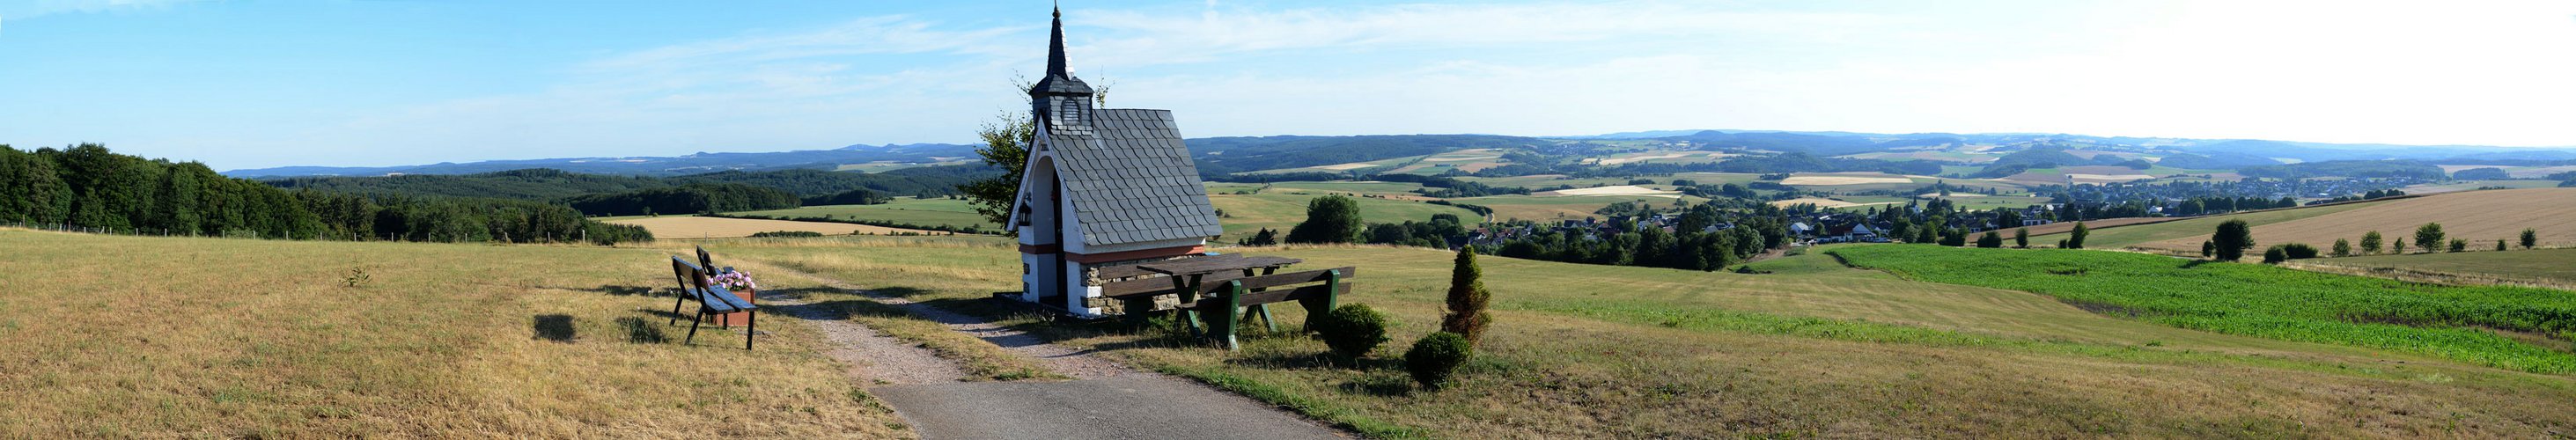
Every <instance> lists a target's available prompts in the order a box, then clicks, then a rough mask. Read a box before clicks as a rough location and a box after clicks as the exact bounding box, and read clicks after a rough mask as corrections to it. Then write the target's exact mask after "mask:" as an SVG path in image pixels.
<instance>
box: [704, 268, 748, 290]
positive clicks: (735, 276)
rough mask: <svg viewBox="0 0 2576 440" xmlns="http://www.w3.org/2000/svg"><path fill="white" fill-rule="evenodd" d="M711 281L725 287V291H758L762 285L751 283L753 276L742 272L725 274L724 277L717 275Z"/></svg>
mask: <svg viewBox="0 0 2576 440" xmlns="http://www.w3.org/2000/svg"><path fill="white" fill-rule="evenodd" d="M711 280H712V281H714V282H715V283H716V284H718V285H723V286H724V287H725V289H729V290H756V289H759V288H760V283H755V282H752V281H751V274H746V273H742V271H733V272H725V274H724V275H716V277H715V278H713V279H711Z"/></svg>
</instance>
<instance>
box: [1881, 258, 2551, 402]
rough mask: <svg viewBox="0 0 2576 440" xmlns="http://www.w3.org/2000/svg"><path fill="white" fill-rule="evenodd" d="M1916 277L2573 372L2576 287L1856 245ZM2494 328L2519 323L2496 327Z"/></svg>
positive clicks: (2118, 310)
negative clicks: (2454, 283) (2440, 282)
mask: <svg viewBox="0 0 2576 440" xmlns="http://www.w3.org/2000/svg"><path fill="white" fill-rule="evenodd" d="M1832 252H1833V253H1834V255H1836V256H1840V257H1843V258H1844V259H1845V260H1846V261H1849V262H1851V264H1853V265H1855V266H1859V267H1867V268H1875V269H1883V270H1887V271H1890V272H1894V273H1897V274H1900V275H1904V276H1906V277H1908V278H1911V279H1916V280H1923V281H1932V282H1941V283H1956V284H1967V285H1975V286H1984V287H1994V288H2003V289H2014V290H2023V291H2030V292H2037V293H2043V294H2048V295H2052V296H2056V297H2058V298H2063V299H2065V300H2066V301H2068V302H2072V303H2077V304H2086V305H2088V306H2091V307H2095V308H2099V309H2104V310H2109V311H2110V313H2115V314H2128V315H2135V316H2137V317H2138V318H2139V319H2143V320H2147V321H2152V322H2157V323H2163V324H2168V325H2173V326H2178V327H2184V328H2192V329H2200V330H2208V331H2214V332H2220V333H2230V334H2241V335H2250V336H2259V337H2265V338H2273V339H2282V340H2291V341H2305V342H2321V343H2329V344H2343V345H2352V346H2360V347H2369V348H2377V349H2385V350H2394V351H2404V352H2414V353H2420V354H2425V355H2431V356H2440V357H2445V358H2450V359H2453V360H2456V361H2459V362H2466V363H2473V364H2480V365H2488V366H2493V367H2497V368H2504V369H2511V370H2521V371H2530V372H2535V373H2549V374H2560V375H2564V374H2570V373H2576V353H2570V352H2569V350H2570V348H2571V347H2576V346H2571V345H2570V344H2569V341H2570V340H2576V292H2568V291H2561V290H2551V289H2534V288H2524V287H2450V286H2431V285H2421V284H2410V283H2404V282H2399V281H2391V280H2385V279H2379V278H2369V277H2359V276H2349V275H2335V274H2324V273H2315V272H2305V271H2299V270H2293V269H2285V268H2280V267H2274V266H2270V265H2261V264H2244V263H2212V262H2208V261H2199V260H2183V259H2177V258H2169V257H2161V256H2155V255H2146V254H2135V253H2126V252H2103V251H2081V250H2022V249H1969V248H1951V247H1936V246H1900V245H1879V246H1857V247H1844V248H1837V249H1836V250H1834V251H1832ZM2496 330H2504V331H2510V332H2518V333H2521V334H2523V335H2524V337H2522V338H2516V337H2514V336H2513V335H2499V334H2497V333H2496Z"/></svg>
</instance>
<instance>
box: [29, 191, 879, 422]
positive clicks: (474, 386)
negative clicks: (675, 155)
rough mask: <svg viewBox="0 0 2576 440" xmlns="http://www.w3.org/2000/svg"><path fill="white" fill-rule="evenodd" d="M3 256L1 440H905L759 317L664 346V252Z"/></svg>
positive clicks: (796, 336)
mask: <svg viewBox="0 0 2576 440" xmlns="http://www.w3.org/2000/svg"><path fill="white" fill-rule="evenodd" d="M0 249H7V253H8V256H7V257H5V258H0V286H8V288H7V289H0V341H6V342H5V343H0V389H5V390H8V397H7V398H0V420H5V422H0V437H5V438H65V437H114V438H126V437H289V438H315V437H362V436H397V437H558V438H569V437H719V436H754V437H806V438H811V437H832V436H859V437H905V436H910V435H911V434H910V432H909V431H908V430H907V429H904V428H902V427H901V422H900V420H899V419H897V418H896V417H895V415H894V414H892V413H891V412H889V411H887V410H886V409H884V407H882V406H880V405H879V404H877V403H875V401H874V400H873V398H872V397H870V396H869V395H868V394H866V393H865V392H863V391H860V389H859V387H860V386H863V385H864V384H857V383H853V380H851V379H850V378H849V377H848V376H847V375H846V374H845V373H844V372H845V371H846V370H845V369H846V368H848V367H847V366H846V365H843V364H840V363H836V362H834V361H832V360H830V359H829V358H826V357H824V356H822V355H821V354H819V353H820V351H819V350H820V349H821V348H822V347H821V346H820V343H819V340H820V338H819V337H818V335H817V334H816V333H815V331H814V330H813V329H811V328H809V327H808V326H806V325H803V324H802V323H800V322H797V321H796V320H794V319H788V318H780V317H774V316H775V315H773V316H764V317H762V318H761V319H760V324H761V325H760V329H761V330H762V331H765V332H770V333H771V335H769V336H762V337H761V338H762V339H761V340H760V341H759V343H758V346H757V349H756V350H749V351H745V350H743V347H742V336H741V334H740V333H736V332H733V331H727V330H716V329H704V330H700V331H699V333H698V335H697V341H696V343H695V344H693V345H682V344H681V338H682V337H683V336H684V335H685V334H686V333H687V332H688V323H687V321H686V320H682V321H681V323H680V324H679V325H678V326H672V325H670V324H669V320H670V318H669V317H668V316H667V314H668V313H669V310H670V307H671V301H672V298H671V297H670V296H668V295H669V293H670V292H671V291H672V290H673V287H672V286H673V284H674V282H673V280H672V276H671V272H670V264H669V261H670V260H669V258H668V257H667V255H669V254H668V253H665V252H661V251H654V250H644V249H631V248H596V247H554V246H491V245H458V244H415V243H381V242H373V243H352V242H290V241H260V240H234V239H212V238H161V237H117V236H96V235H78V234H62V233H49V232H30V231H23V230H0ZM353 270H354V271H363V274H364V275H365V277H364V278H361V279H359V280H357V281H356V286H354V287H352V286H350V285H349V284H350V283H349V278H350V277H351V276H352V275H353V272H352V271H353ZM764 287H769V288H770V289H772V290H773V291H798V290H812V289H814V288H815V287H816V286H815V285H813V284H810V283H803V282H798V281H796V280H788V279H779V280H776V282H774V283H770V284H769V285H767V286H764Z"/></svg>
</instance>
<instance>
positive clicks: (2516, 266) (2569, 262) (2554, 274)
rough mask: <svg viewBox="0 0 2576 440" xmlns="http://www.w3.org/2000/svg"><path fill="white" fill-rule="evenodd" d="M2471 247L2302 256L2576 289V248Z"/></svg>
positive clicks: (2326, 262)
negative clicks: (2499, 249)
mask: <svg viewBox="0 0 2576 440" xmlns="http://www.w3.org/2000/svg"><path fill="white" fill-rule="evenodd" d="M2484 244H2485V245H2486V247H2476V246H2472V247H2471V248H2473V249H2478V250H2477V251H2475V252H2444V253H2437V254H2407V255H2372V256H2365V257H2345V258H2320V259H2313V260H2298V263H2299V265H2301V266H2332V267H2336V268H2343V269H2354V270H2360V271H2362V273H2368V274H2371V275H2387V274H2393V275H2397V277H2398V278H2401V279H2411V278H2416V277H2422V278H2425V279H2424V281H2429V282H2437V283H2450V284H2522V285H2535V286H2541V287H2550V288H2556V289H2566V290H2576V270H2571V268H2576V248H2544V249H2528V250H2526V249H2523V248H2521V247H2519V246H2517V247H2514V248H2513V250H2509V251H2503V252H2496V251H2494V250H2493V249H2494V247H2493V246H2494V243H2484Z"/></svg>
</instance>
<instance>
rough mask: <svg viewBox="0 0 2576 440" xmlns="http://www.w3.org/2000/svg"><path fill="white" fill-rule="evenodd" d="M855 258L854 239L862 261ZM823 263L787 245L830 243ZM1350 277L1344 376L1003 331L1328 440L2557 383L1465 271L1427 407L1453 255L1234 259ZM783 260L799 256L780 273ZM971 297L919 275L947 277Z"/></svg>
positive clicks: (2013, 432) (1846, 282) (1844, 430)
mask: <svg viewBox="0 0 2576 440" xmlns="http://www.w3.org/2000/svg"><path fill="white" fill-rule="evenodd" d="M866 239H870V238H869V237H858V238H853V239H850V240H852V241H863V240H866ZM831 242H833V241H809V242H806V243H809V244H816V245H828V244H830V243H831ZM812 250H813V251H814V252H820V253H826V254H829V255H833V257H831V258H821V259H808V260H802V261H800V262H798V263H796V264H798V265H802V266H805V267H809V268H811V269H813V270H816V271H819V272H822V273H825V274H828V275H831V276H834V277H837V278H841V279H845V280H851V281H853V282H857V283H861V284H864V285H865V287H869V288H875V289H880V290H885V291H894V292H906V295H907V296H908V297H911V298H915V299H916V300H919V301H925V302H930V303H934V304H942V305H943V306H947V307H955V308H956V309H958V310H961V311H964V312H968V313H986V314H997V313H998V314H1001V315H995V316H1009V315H1007V312H1002V311H996V310H993V309H988V308H984V307H980V306H978V304H982V303H981V302H978V301H974V300H972V298H979V297H983V296H986V295H988V294H989V293H990V292H992V291H996V290H1010V289H1014V288H1016V278H1014V277H1012V276H1011V275H1012V274H1015V273H1017V270H1018V269H1017V267H1016V260H1015V259H1012V258H1010V255H1009V250H1008V249H1007V248H1004V247H998V246H997V247H992V248H990V249H981V248H945V247H943V248H934V249H928V250H925V252H930V253H931V254H927V255H915V254H913V253H910V252H883V251H874V252H869V251H849V250H836V249H833V248H828V247H820V248H813V249H812ZM1229 251H1240V252H1248V253H1255V254H1264V255H1279V256H1286V257H1294V258H1301V259H1304V260H1306V263H1303V264H1300V265H1299V266H1297V267H1298V268H1322V267H1337V266H1345V265H1355V266H1361V267H1362V269H1361V270H1362V274H1361V276H1360V277H1358V278H1355V279H1354V290H1353V292H1354V293H1353V294H1352V295H1351V296H1348V297H1346V300H1345V301H1346V302H1356V303H1364V304H1368V305H1370V306H1372V307H1376V308H1379V309H1380V310H1385V311H1387V312H1389V313H1391V314H1392V315H1393V317H1394V319H1395V320H1396V321H1397V323H1398V324H1397V325H1396V327H1395V330H1394V334H1393V335H1392V336H1393V342H1390V343H1388V344H1387V345H1386V346H1383V347H1381V348H1380V349H1379V350H1380V351H1378V352H1377V354H1376V355H1375V356H1376V357H1378V358H1379V359H1382V360H1381V361H1379V362H1377V363H1374V364H1371V366H1370V367H1368V368H1365V369H1352V368H1341V367H1332V366H1327V365H1324V364H1323V363H1321V362H1320V361H1319V360H1318V359H1317V353H1320V352H1322V351H1323V347H1322V344H1321V343H1319V342H1316V341H1314V340H1312V339H1309V338H1306V337H1300V336H1293V334H1294V333H1293V330H1294V328H1295V326H1296V325H1295V323H1297V322H1301V320H1302V316H1303V315H1302V312H1301V311H1299V310H1295V308H1293V307H1292V308H1280V309H1275V310H1274V311H1273V312H1274V313H1277V314H1278V315H1279V318H1280V319H1279V322H1280V323H1281V324H1282V327H1283V328H1287V329H1290V330H1291V332H1290V333H1285V334H1277V335H1265V334H1264V333H1262V332H1260V331H1258V330H1254V331H1251V332H1249V333H1247V334H1246V335H1245V336H1244V337H1243V343H1244V349H1243V350H1242V351H1238V352H1226V351H1223V350H1219V349H1212V348H1205V347H1202V346H1198V345H1195V344H1190V343H1187V342H1186V341H1185V340H1180V339H1173V338H1170V337H1168V336H1167V335H1166V334H1165V333H1162V332H1157V331H1136V330H1132V329H1123V328H1120V327H1115V326H1083V325H1073V324H1067V323H1056V324H1047V323H1041V322H1038V321H1035V320H1028V319H1020V320H1018V321H1015V322H1021V323H1024V325H1023V328H1030V329H1032V330H1034V331H1036V332H1037V333H1038V334H1041V335H1044V336H1046V337H1049V338H1051V339H1053V340H1055V341H1056V342H1058V343H1063V344H1069V345H1074V346H1080V347H1091V348H1095V349H1099V350H1102V351H1103V352H1104V353H1105V354H1107V355H1110V356H1116V357H1120V358H1123V359H1126V360H1128V361H1130V362H1134V363H1137V364H1139V365H1142V366H1145V367H1147V368H1151V369H1155V370H1159V371H1165V372H1170V373H1173V374H1178V375H1183V376H1188V377H1193V378H1198V379H1199V380H1202V381H1206V382H1209V383H1212V384H1215V385H1216V386H1219V387H1221V388H1226V389H1230V390H1236V391H1238V392H1243V393H1246V394H1248V395H1252V396H1254V397H1255V398H1257V399H1262V400H1265V401H1268V402H1270V403H1274V404H1279V405H1283V406H1287V407H1291V408H1294V409H1296V410H1298V411H1301V412H1305V413H1307V414H1309V415H1313V416H1315V417H1318V418H1322V419H1324V420H1327V421H1331V422H1335V423H1341V424H1346V425H1349V426H1351V427H1353V428H1354V429H1355V430H1357V431H1360V433H1361V434H1363V435H1368V436H1371V437H1434V438H1522V437H1600V436H1612V437H1708V436H1719V437H1743V436H1768V437H1937V436H1950V435H1955V436H1968V437H1984V436H2006V437H2014V436H2039V437H2088V436H2102V435H2111V436H2137V437H2210V436H2220V437H2225V436H2243V437H2284V436H2291V437H2295V436H2318V437H2407V436H2444V435H2455V436H2468V437H2523V436H2546V435H2548V434H2547V432H2548V431H2551V430H2564V429H2567V428H2568V427H2570V426H2576V413H2570V412H2568V411H2565V409H2566V404H2565V402H2567V401H2569V399H2576V383H2571V381H2570V379H2569V378H2568V377H2565V376H2552V375H2534V374H2527V373H2519V372H2510V371H2505V370H2500V369H2494V368H2488V367H2479V366H2472V365H2466V364H2462V363H2458V362H2452V361H2447V360H2441V359H2436V358H2430V357H2424V356H2417V355H2410V354H2404V353H2392V352H2385V351H2378V350H2371V349H2364V348H2356V347H2345V346H2332V345H2322V344H2310V343H2297V342H2285V341H2278V340H2270V339H2259V338H2251V337H2244V336H2232V335H2223V334H2216V333H2209V332H2200V331H2192V330H2183V329H2178V328H2173V327H2168V326H2163V325H2157V324H2153V323H2148V322H2143V321H2137V320H2130V319H2122V318H2114V317H2106V316H2103V315H2099V314H2095V313H2091V312H2086V311H2084V310H2083V309H2080V308H2076V307H2073V306H2069V305H2066V304H2064V303H2061V302H2058V301H2055V300H2053V299H2050V298H2048V297H2045V296H2040V295H2037V294H2031V293H2027V292H2018V291H2009V290H1997V289H1987V288H1977V287H1967V286H1956V285H1946V284H1933V283H1923V282H1915V281H1907V280H1903V279H1900V278H1897V277H1895V276H1891V275H1888V274H1886V273H1882V272H1876V271H1864V270H1855V269H1850V268H1846V267H1843V266H1841V265H1839V264H1836V263H1835V262H1834V260H1832V259H1831V258H1830V257H1827V256H1824V255H1821V254H1808V255H1801V256H1793V257H1786V258H1780V259H1773V260H1766V261H1764V262H1761V263H1756V264H1755V266H1756V267H1757V268H1760V269H1764V270H1770V271H1773V272H1774V273H1772V274H1768V275H1742V274H1733V273H1707V272H1694V271H1677V270H1666V269H1650V268H1636V267H1613V266H1590V265H1575V264H1564V263H1551V262H1538V261H1526V260H1515V259H1509V258H1498V257H1491V256H1487V257H1483V258H1482V261H1483V269H1484V270H1483V271H1484V274H1485V275H1484V283H1485V285H1486V286H1487V287H1488V288H1490V289H1493V291H1494V296H1493V297H1494V303H1493V307H1494V310H1495V312H1494V313H1495V324H1494V325H1493V327H1491V330H1490V331H1491V333H1490V334H1489V335H1488V336H1487V338H1488V339H1486V341H1485V345H1484V346H1483V347H1482V348H1480V349H1479V356H1480V358H1479V359H1478V360H1477V361H1475V362H1474V363H1472V364H1470V366H1469V367H1467V369H1466V370H1465V371H1466V372H1465V373H1464V376H1462V378H1461V382H1460V383H1459V384H1458V385H1456V386H1453V387H1451V388H1449V389H1447V390H1443V391H1438V392H1430V391H1419V390H1410V389H1409V388H1410V387H1408V386H1406V385H1405V384H1404V382H1405V381H1406V380H1407V379H1405V377H1404V375H1403V373H1402V372H1401V370H1400V369H1398V368H1397V367H1396V366H1395V365H1394V361H1393V360H1392V359H1394V358H1395V357H1397V356H1398V355H1399V353H1400V352H1401V350H1402V349H1403V347H1404V346H1405V344H1407V343H1408V342H1409V341H1411V340H1413V339H1414V338H1416V337H1419V336H1420V335H1422V334H1425V333H1427V332H1430V331H1433V330H1434V329H1436V328H1437V325H1436V324H1433V323H1435V322H1437V319H1438V316H1439V314H1440V310H1441V307H1442V302H1443V298H1442V294H1443V291H1444V290H1445V287H1446V286H1447V283H1448V277H1449V274H1450V265H1449V263H1448V259H1449V257H1450V254H1448V253H1446V252H1440V251H1433V250H1425V249H1403V248H1386V247H1370V246H1333V247H1296V248H1254V249H1233V250H1229ZM779 258H797V257H794V256H793V255H789V254H780V255H779ZM957 272H963V273H989V274H991V275H976V276H964V275H960V276H954V277H949V276H925V275H923V274H943V273H957Z"/></svg>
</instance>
